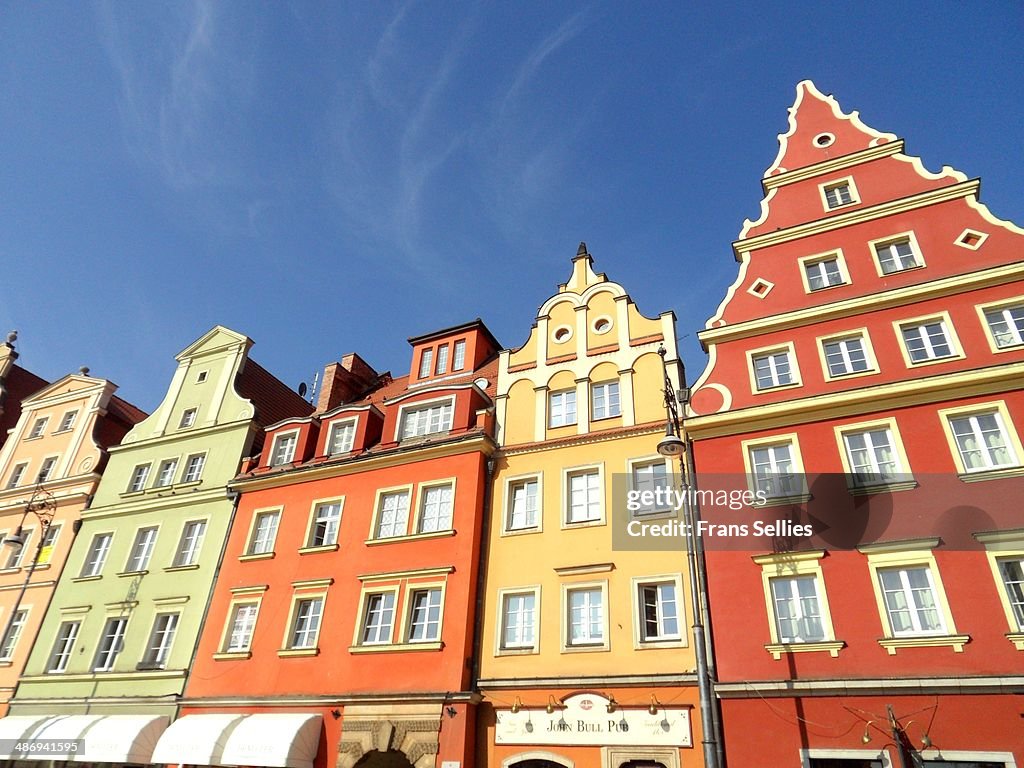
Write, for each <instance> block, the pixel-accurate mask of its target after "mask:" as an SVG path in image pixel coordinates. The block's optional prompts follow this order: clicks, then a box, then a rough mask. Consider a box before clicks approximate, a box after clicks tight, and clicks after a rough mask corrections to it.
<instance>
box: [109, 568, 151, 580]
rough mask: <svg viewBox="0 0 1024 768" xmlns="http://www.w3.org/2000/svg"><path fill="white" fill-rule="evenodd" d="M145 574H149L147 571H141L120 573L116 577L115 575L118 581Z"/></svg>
mask: <svg viewBox="0 0 1024 768" xmlns="http://www.w3.org/2000/svg"><path fill="white" fill-rule="evenodd" d="M147 573H149V571H148V570H142V571H121V572H120V573H118V574H116V575H117V578H119V579H127V578H130V577H132V576H145V575H146V574H147Z"/></svg>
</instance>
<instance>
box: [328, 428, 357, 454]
mask: <svg viewBox="0 0 1024 768" xmlns="http://www.w3.org/2000/svg"><path fill="white" fill-rule="evenodd" d="M355 437H356V423H355V422H354V421H336V422H335V423H334V424H332V425H331V436H330V437H329V438H328V440H327V452H328V453H329V454H330V455H331V456H336V455H337V454H339V453H348V452H349V451H351V450H352V446H353V444H354V443H355Z"/></svg>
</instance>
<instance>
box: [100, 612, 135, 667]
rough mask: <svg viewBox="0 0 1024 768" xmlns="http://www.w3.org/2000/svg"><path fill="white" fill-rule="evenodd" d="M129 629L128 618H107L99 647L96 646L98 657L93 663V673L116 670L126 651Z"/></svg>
mask: <svg viewBox="0 0 1024 768" xmlns="http://www.w3.org/2000/svg"><path fill="white" fill-rule="evenodd" d="M127 629H128V617H127V616H108V617H107V620H106V621H105V622H104V623H103V629H102V631H101V632H100V642H99V645H97V646H96V656H95V657H94V658H93V663H92V671H93V672H109V671H111V670H112V669H113V668H114V665H115V664H117V660H118V658H119V657H120V656H121V652H122V651H123V650H124V637H125V634H126V631H127ZM111 630H113V631H111ZM108 640H109V642H108Z"/></svg>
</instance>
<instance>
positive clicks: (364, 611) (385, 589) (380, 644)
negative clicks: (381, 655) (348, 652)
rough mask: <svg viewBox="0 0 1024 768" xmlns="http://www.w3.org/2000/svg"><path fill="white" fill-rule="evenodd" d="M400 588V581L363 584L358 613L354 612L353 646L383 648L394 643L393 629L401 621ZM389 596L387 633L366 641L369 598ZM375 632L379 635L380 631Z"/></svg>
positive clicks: (394, 629)
mask: <svg viewBox="0 0 1024 768" xmlns="http://www.w3.org/2000/svg"><path fill="white" fill-rule="evenodd" d="M401 589H402V585H401V584H400V583H386V584H384V583H368V584H364V585H363V588H362V590H361V592H360V594H359V613H358V614H356V615H357V616H358V621H356V631H355V635H354V637H353V639H352V645H353V647H362V648H366V647H369V648H384V647H387V646H391V645H395V631H396V629H397V628H398V625H399V623H400V621H401V617H400V614H399V611H400V610H401V604H400V602H399V593H400V592H401ZM389 596H390V598H391V607H390V611H391V619H390V624H389V625H388V626H387V635H386V636H384V637H383V638H382V639H377V640H374V641H368V640H366V633H367V631H368V629H369V628H370V625H369V623H368V622H367V619H368V618H369V612H370V602H371V599H372V598H374V597H381V598H382V599H386V598H387V597H389ZM382 626H383V625H382ZM377 634H378V636H379V635H380V632H378V633H377Z"/></svg>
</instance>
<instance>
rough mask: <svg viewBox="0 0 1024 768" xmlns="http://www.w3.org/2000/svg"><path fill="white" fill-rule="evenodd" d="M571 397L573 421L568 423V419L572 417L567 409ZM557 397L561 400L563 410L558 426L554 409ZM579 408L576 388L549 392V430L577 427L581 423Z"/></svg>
mask: <svg viewBox="0 0 1024 768" xmlns="http://www.w3.org/2000/svg"><path fill="white" fill-rule="evenodd" d="M570 396H571V400H572V417H571V418H572V421H568V419H569V418H570V417H569V415H568V409H567V407H566V406H567V404H568V399H569V398H570ZM556 397H557V398H561V410H562V415H561V417H560V421H559V423H557V424H556V423H555V408H554V404H555V398H556ZM578 406H579V402H578V398H577V397H576V387H567V388H565V389H557V390H555V391H554V392H551V391H549V392H548V396H547V409H548V413H547V416H548V418H547V425H548V429H561V428H562V427H572V426H576V425H577V424H578V423H579V418H580V416H579V409H578Z"/></svg>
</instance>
